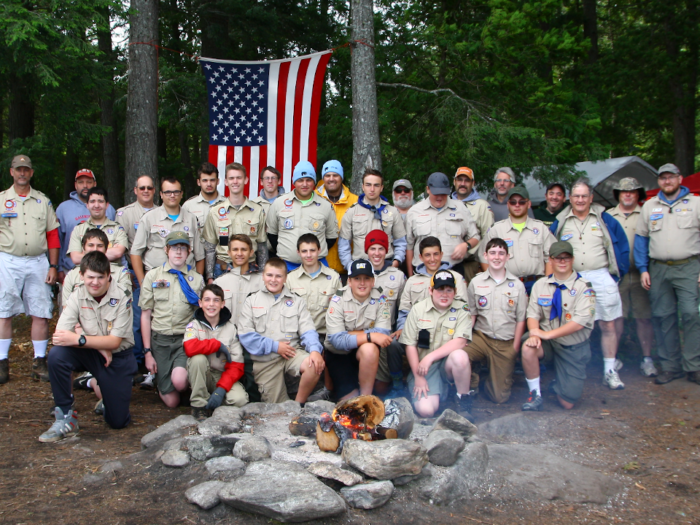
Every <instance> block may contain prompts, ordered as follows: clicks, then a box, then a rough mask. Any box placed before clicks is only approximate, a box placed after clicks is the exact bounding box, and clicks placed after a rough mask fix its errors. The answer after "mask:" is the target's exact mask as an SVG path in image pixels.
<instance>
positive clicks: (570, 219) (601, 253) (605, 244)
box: [556, 204, 619, 275]
mask: <svg viewBox="0 0 700 525" xmlns="http://www.w3.org/2000/svg"><path fill="white" fill-rule="evenodd" d="M603 211H604V210H603V207H602V206H600V205H598V204H591V208H590V211H589V213H588V217H586V219H585V220H584V221H581V220H580V219H579V218H578V217H576V216H575V215H574V212H573V209H572V208H571V207H567V208H565V210H564V211H562V213H560V214H559V215H558V216H557V220H558V221H559V227H558V229H557V235H556V236H557V238H558V239H559V240H561V241H568V242H569V243H570V244H571V246H572V247H573V249H574V254H573V255H574V270H575V271H585V270H599V269H601V268H607V269H608V271H609V272H610V274H611V275H619V270H618V268H617V261H616V259H615V249H614V247H613V244H612V239H611V238H610V233H609V232H608V228H607V226H606V225H605V221H604V220H603V215H602V214H603Z"/></svg>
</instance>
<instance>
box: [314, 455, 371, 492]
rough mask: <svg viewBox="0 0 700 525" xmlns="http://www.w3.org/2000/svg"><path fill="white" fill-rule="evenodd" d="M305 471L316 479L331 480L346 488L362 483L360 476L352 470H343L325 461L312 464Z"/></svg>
mask: <svg viewBox="0 0 700 525" xmlns="http://www.w3.org/2000/svg"><path fill="white" fill-rule="evenodd" d="M306 470H308V471H309V472H311V474H313V475H314V476H316V477H319V478H324V479H332V480H335V481H338V482H340V483H342V484H343V485H345V486H347V487H352V486H353V485H357V484H358V483H362V476H360V475H359V474H358V473H357V472H353V471H352V470H345V469H343V468H340V467H337V466H335V465H334V464H333V463H329V462H327V461H319V462H318V463H312V464H311V465H309V466H308V467H307V469H306Z"/></svg>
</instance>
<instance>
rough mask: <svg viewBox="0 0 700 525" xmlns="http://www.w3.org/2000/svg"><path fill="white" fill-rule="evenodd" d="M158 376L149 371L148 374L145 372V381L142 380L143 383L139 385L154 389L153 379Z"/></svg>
mask: <svg viewBox="0 0 700 525" xmlns="http://www.w3.org/2000/svg"><path fill="white" fill-rule="evenodd" d="M155 378H156V376H155V375H154V374H151V373H148V374H143V381H141V384H140V385H139V386H140V388H142V389H144V390H153V388H154V387H155V385H154V384H153V380H154V379H155Z"/></svg>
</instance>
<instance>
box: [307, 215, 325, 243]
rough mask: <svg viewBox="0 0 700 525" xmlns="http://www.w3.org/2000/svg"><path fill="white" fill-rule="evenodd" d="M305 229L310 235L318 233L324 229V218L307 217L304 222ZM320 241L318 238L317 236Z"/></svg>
mask: <svg viewBox="0 0 700 525" xmlns="http://www.w3.org/2000/svg"><path fill="white" fill-rule="evenodd" d="M306 227H307V228H308V230H309V231H310V232H312V233H320V232H323V231H325V229H326V218H325V217H324V216H323V215H320V214H312V215H309V218H308V219H307V222H306ZM319 239H320V236H319Z"/></svg>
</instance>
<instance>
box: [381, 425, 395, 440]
mask: <svg viewBox="0 0 700 525" xmlns="http://www.w3.org/2000/svg"><path fill="white" fill-rule="evenodd" d="M377 434H379V435H380V436H382V437H383V438H384V439H398V437H399V433H398V432H397V431H396V429H395V428H384V427H377Z"/></svg>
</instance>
